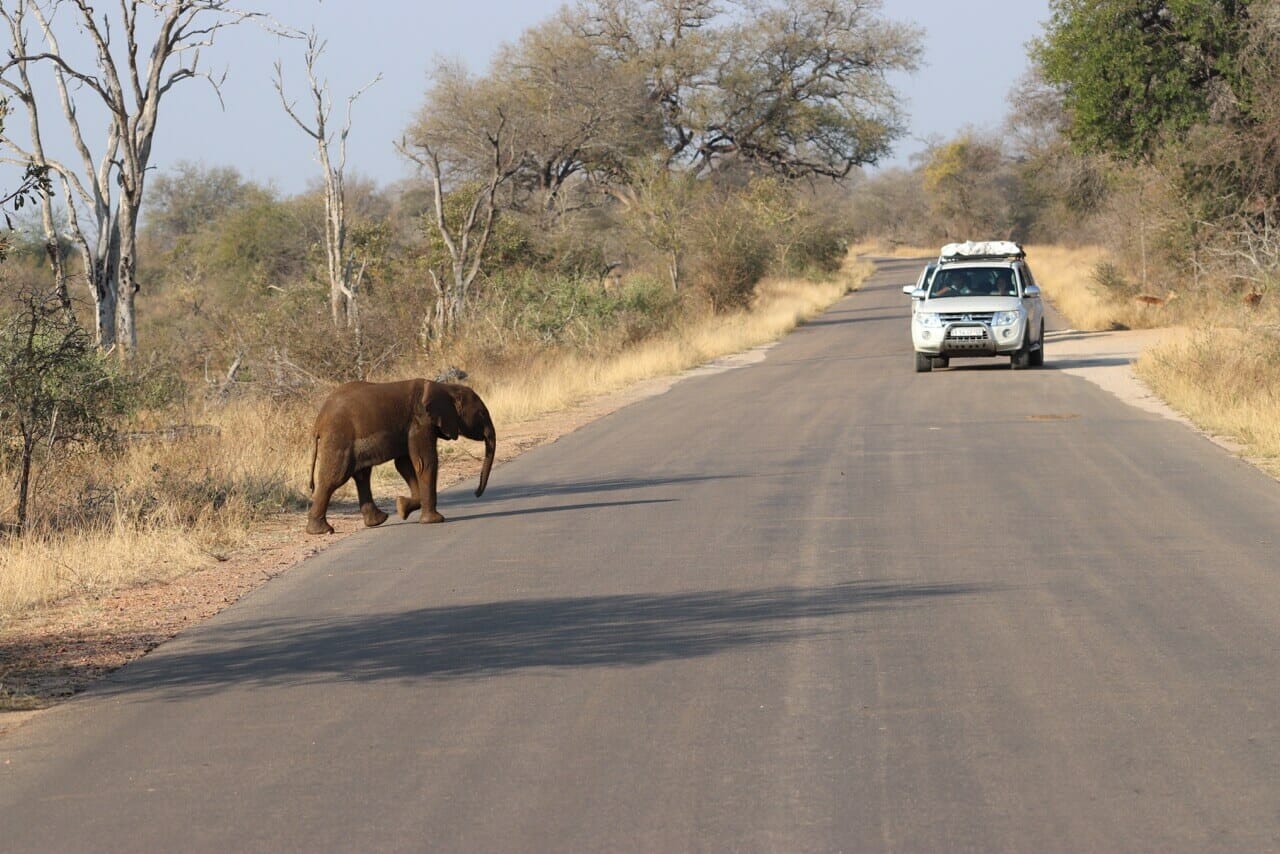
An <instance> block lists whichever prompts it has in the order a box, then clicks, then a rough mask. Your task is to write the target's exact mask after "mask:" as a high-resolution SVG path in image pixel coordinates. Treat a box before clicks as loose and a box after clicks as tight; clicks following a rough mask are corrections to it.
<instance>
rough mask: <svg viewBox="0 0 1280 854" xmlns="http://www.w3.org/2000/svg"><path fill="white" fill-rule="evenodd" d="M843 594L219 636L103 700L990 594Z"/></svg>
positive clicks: (855, 587) (571, 652)
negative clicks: (120, 696)
mask: <svg viewBox="0 0 1280 854" xmlns="http://www.w3.org/2000/svg"><path fill="white" fill-rule="evenodd" d="M992 589H993V588H992V587H990V586H988V585H973V584H939V583H914V584H901V583H885V582H871V581H861V582H846V583H841V584H833V585H829V586H823V587H809V588H802V587H774V588H768V589H762V590H744V591H738V590H724V591H711V592H691V593H674V594H663V595H622V596H584V597H573V598H559V599H523V600H513V601H505V602H489V603H483V604H475V605H459V606H449V607H439V608H419V609H414V610H408V611H404V612H400V613H391V614H371V615H368V616H361V617H358V618H350V619H328V620H315V621H286V620H278V621H271V622H267V623H263V622H255V623H253V624H251V625H239V626H237V625H234V624H233V625H225V624H224V625H221V626H217V627H214V628H211V629H210V630H207V631H200V632H196V633H193V634H192V635H189V636H188V637H187V638H185V639H184V640H183V641H181V642H179V643H177V644H174V645H173V646H171V647H169V648H168V649H165V648H162V649H161V650H159V651H157V652H156V653H153V654H152V655H151V656H150V657H148V658H146V659H143V660H142V661H140V662H138V663H136V664H134V665H133V666H131V667H128V668H125V669H124V670H121V671H119V672H118V673H117V674H116V675H115V676H114V677H112V679H111V680H110V683H109V684H108V685H105V686H103V689H104V690H106V691H108V692H111V693H132V692H135V691H147V692H155V691H159V692H161V693H162V694H168V695H170V696H172V697H174V698H180V697H189V696H192V695H193V694H200V693H206V692H215V691H218V690H221V689H224V688H229V687H233V686H236V687H244V686H272V685H300V684H326V683H338V682H344V683H349V682H373V681H380V680H410V681H418V680H424V679H433V680H439V679H458V678H478V677H490V676H495V675H501V674H504V673H512V672H517V671H523V670H527V669H530V668H580V667H633V666H640V665H646V664H652V663H655V662H661V661H669V660H682V659H691V658H697V657H701V656H708V655H714V654H716V653H719V652H722V651H726V650H730V649H734V648H742V647H750V646H759V645H764V644H777V643H783V642H788V641H794V640H797V639H802V638H810V637H817V636H822V635H828V634H832V633H838V632H848V631H852V630H853V629H852V627H851V626H850V625H849V623H848V621H847V620H843V619H841V618H847V617H850V616H852V615H856V614H860V613H865V612H869V611H872V610H878V609H884V608H889V607H904V606H907V605H910V604H920V603H924V602H927V601H931V600H939V599H942V598H947V597H957V596H969V595H975V594H980V593H984V592H989V591H991V590H992Z"/></svg>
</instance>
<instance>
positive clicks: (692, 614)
mask: <svg viewBox="0 0 1280 854" xmlns="http://www.w3.org/2000/svg"><path fill="white" fill-rule="evenodd" d="M917 266H918V265H915V264H911V263H905V262H892V263H887V264H885V265H884V266H883V267H882V268H881V271H880V272H879V273H878V274H877V275H876V276H875V277H874V278H873V279H872V280H871V281H870V283H869V284H868V286H867V287H866V288H865V290H864V291H862V292H861V293H858V294H856V295H853V296H851V297H849V298H848V299H846V300H844V301H842V302H841V303H839V304H838V305H836V306H835V307H834V308H833V309H832V310H831V311H829V312H828V313H827V314H826V315H825V316H823V317H821V318H820V319H818V320H816V321H814V322H812V323H810V324H808V325H807V326H805V327H804V328H802V329H800V330H798V331H797V332H796V333H795V334H793V335H791V336H790V337H788V338H787V339H786V340H785V341H783V342H782V343H781V344H780V345H779V346H777V347H776V348H774V349H773V350H771V351H770V352H769V355H768V357H767V358H766V359H765V360H764V361H763V362H760V363H759V364H756V365H753V366H750V367H746V368H742V369H740V370H736V371H731V372H728V373H722V374H718V375H714V376H704V377H697V378H694V379H690V380H687V381H685V382H682V383H680V384H678V385H677V386H676V387H674V388H673V389H672V390H671V391H670V392H668V393H666V394H664V395H661V396H659V397H655V398H651V399H649V400H646V401H643V402H641V403H638V404H635V405H633V406H630V407H628V408H626V409H624V410H621V411H619V412H617V413H615V414H613V415H611V416H609V417H606V418H604V419H602V420H600V421H598V422H596V423H594V424H592V425H590V426H588V427H586V428H584V429H582V430H580V431H578V432H576V433H574V434H572V435H570V436H568V437H566V438H564V439H562V440H561V441H559V442H556V443H555V444H552V445H549V446H546V447H543V448H540V449H538V450H535V451H533V452H530V453H528V454H527V455H525V456H523V457H521V458H520V459H518V460H516V461H515V462H513V463H511V464H508V465H505V466H503V467H501V468H500V469H498V470H497V471H495V472H494V475H493V480H492V483H491V485H490V492H489V494H488V495H486V496H485V497H484V498H483V499H480V500H475V499H472V498H471V497H470V496H469V494H468V492H467V488H466V487H465V486H464V487H460V488H457V489H454V490H452V491H450V492H448V493H446V494H445V495H444V496H443V499H442V505H441V506H442V509H443V511H444V512H445V513H446V515H451V517H452V520H451V521H450V522H449V523H448V524H446V525H443V526H435V527H430V528H423V527H420V526H417V525H388V526H386V527H384V528H381V529H378V530H373V531H367V532H362V533H359V534H357V535H355V536H353V537H351V538H349V539H347V540H345V541H343V542H341V543H339V544H337V545H336V546H335V547H333V548H332V549H330V550H328V551H326V552H325V553H324V554H323V555H321V556H319V557H317V558H315V559H313V560H310V561H308V562H307V563H306V564H305V565H303V566H301V567H299V568H296V569H295V570H293V571H291V572H290V573H288V574H287V575H286V576H283V577H281V578H279V579H277V580H275V581H273V582H271V583H270V584H268V585H267V586H266V587H265V588H264V589H262V590H260V591H259V592H257V593H255V594H253V595H252V596H250V597H248V598H247V599H246V600H245V601H243V602H242V603H241V604H240V605H238V606H236V607H234V608H232V609H230V610H228V611H227V612H224V613H223V614H222V615H221V616H220V617H218V618H217V619H215V620H213V621H212V622H211V623H209V624H207V625H206V626H203V627H201V628H199V629H196V630H193V631H191V632H189V633H188V634H187V635H185V636H184V637H182V638H180V639H179V640H177V641H175V642H172V643H170V644H167V645H165V646H164V647H162V648H161V649H159V650H157V651H156V652H155V653H153V654H152V655H150V656H148V657H147V658H146V659H144V660H143V661H142V662H140V663H139V664H137V665H135V666H133V667H130V668H127V669H126V670H125V671H123V672H121V673H120V674H118V675H117V676H116V678H114V679H113V680H111V682H110V683H108V684H106V685H104V686H102V687H101V688H100V689H98V690H94V691H92V692H89V693H88V694H87V695H84V696H81V697H80V698H78V699H76V700H75V701H72V702H69V703H67V704H65V705H63V706H61V707H59V708H57V709H55V710H53V711H51V712H48V713H46V714H43V715H41V716H39V717H38V718H37V719H35V720H34V721H32V722H30V723H28V724H27V725H25V726H23V727H22V728H20V729H19V730H17V731H16V732H14V733H12V734H10V735H9V736H7V737H5V738H4V739H0V849H3V850H5V851H39V852H54V851H75V850H79V851H89V850H94V851H220V852H225V851H320V850H363V851H396V850H420V851H421V850H431V851H548V850H561V851H604V850H637V851H661V852H670V851H686V850H703V851H727V850H737V851H787V852H796V851H838V850H843V851H878V850H885V851H943V850H974V851H1056V850H1072V851H1086V850H1097V851H1123V850H1130V851H1197V852H1198V851H1213V850H1224V851H1226V850H1235V851H1263V850H1276V849H1277V848H1280V705H1278V702H1277V701H1278V700H1280V558H1277V554H1280V548H1278V547H1277V543H1276V539H1277V527H1278V526H1280V485H1278V484H1277V483H1276V482H1275V481H1273V480H1271V479H1269V478H1267V477H1265V476H1263V475H1262V474H1259V473H1258V472H1256V471H1254V470H1253V469H1251V468H1249V467H1248V466H1247V465H1245V464H1243V463H1241V462H1238V461H1236V460H1234V459H1232V458H1231V457H1229V456H1228V455H1227V454H1225V453H1224V452H1223V451H1222V450H1220V449H1219V448H1217V447H1215V446H1213V445H1212V444H1210V443H1209V442H1207V441H1205V440H1204V439H1203V438H1201V437H1199V436H1197V435H1195V434H1194V433H1192V432H1191V431H1190V430H1189V429H1187V428H1186V427H1184V426H1181V425H1179V424H1176V423H1173V422H1171V421H1167V420H1163V419H1160V418H1158V417H1156V416H1153V415H1150V414H1147V413H1144V412H1140V411H1139V410H1136V409H1132V408H1128V407H1126V406H1124V405H1122V404H1121V403H1119V402H1118V401H1117V400H1115V399H1114V398H1112V397H1110V396H1109V395H1107V394H1106V393H1104V392H1102V391H1101V390H1099V389H1098V388H1096V387H1095V386H1093V385H1091V384H1089V383H1088V382H1085V381H1084V380H1081V379H1079V378H1076V377H1072V376H1069V375H1067V374H1065V373H1064V372H1063V371H1062V370H1061V368H1062V367H1063V365H1061V364H1059V365H1057V366H1056V368H1055V366H1054V364H1053V352H1052V349H1050V350H1049V361H1050V365H1049V367H1048V368H1046V369H1045V370H1039V371H1026V372H1012V371H1010V370H1008V367H1007V365H1008V362H1007V360H1001V361H1000V362H998V363H997V362H995V361H990V362H987V361H969V362H957V365H959V366H960V367H958V368H954V369H952V370H949V371H940V372H935V373H933V374H922V375H916V374H914V373H913V372H912V358H911V353H910V350H909V345H908V340H907V333H906V325H905V318H906V315H907V310H908V309H907V304H906V300H905V298H904V297H903V296H902V294H901V293H900V291H899V289H898V286H899V285H900V284H902V283H905V282H908V281H911V280H912V279H913V278H914V275H915V271H916V269H917Z"/></svg>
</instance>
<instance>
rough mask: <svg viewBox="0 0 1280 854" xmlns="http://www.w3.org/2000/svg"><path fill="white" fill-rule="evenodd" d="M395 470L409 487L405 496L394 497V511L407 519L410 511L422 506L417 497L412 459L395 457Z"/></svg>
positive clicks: (416, 478)
mask: <svg viewBox="0 0 1280 854" xmlns="http://www.w3.org/2000/svg"><path fill="white" fill-rule="evenodd" d="M396 471H398V472H400V476H401V477H402V478H404V482H405V484H406V485H408V487H409V495H408V496H407V497H406V496H404V495H401V496H399V497H397V498H396V512H397V513H399V514H400V518H401V519H408V518H409V514H410V513H412V512H413V511H415V510H420V509H421V508H422V499H421V498H420V497H418V475H417V473H416V472H414V470H413V460H411V459H409V458H408V457H397V458H396Z"/></svg>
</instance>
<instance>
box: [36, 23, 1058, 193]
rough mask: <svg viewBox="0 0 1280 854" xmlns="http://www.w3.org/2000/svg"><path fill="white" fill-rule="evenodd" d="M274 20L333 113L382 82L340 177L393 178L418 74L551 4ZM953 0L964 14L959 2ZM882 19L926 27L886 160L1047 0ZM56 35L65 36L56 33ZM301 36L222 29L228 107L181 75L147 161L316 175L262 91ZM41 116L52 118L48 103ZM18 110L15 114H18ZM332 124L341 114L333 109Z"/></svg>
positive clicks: (992, 101) (308, 150) (900, 158)
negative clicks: (317, 46)
mask: <svg viewBox="0 0 1280 854" xmlns="http://www.w3.org/2000/svg"><path fill="white" fill-rule="evenodd" d="M240 5H242V6H244V7H246V8H255V9H263V10H265V11H267V12H269V13H270V14H271V15H273V16H274V17H275V18H276V19H277V20H279V21H281V22H282V23H285V24H288V25H290V26H293V27H298V28H301V29H307V28H310V27H312V26H314V27H315V28H316V29H317V30H318V32H319V33H320V36H321V38H323V39H325V40H326V41H327V43H328V47H327V50H326V52H325V55H324V56H323V58H322V60H321V64H320V69H319V70H320V73H321V75H322V76H323V77H325V78H327V79H328V80H329V82H330V85H331V89H332V92H333V94H334V97H335V100H336V101H337V102H338V109H339V110H341V109H342V108H343V107H344V106H345V99H346V96H347V95H348V94H350V93H351V92H353V91H355V90H357V89H358V88H360V87H361V86H363V85H364V84H366V83H368V82H369V81H370V80H372V79H373V78H374V77H376V76H377V75H378V74H379V73H381V74H382V80H381V82H379V83H378V84H377V85H376V86H374V87H373V88H372V89H370V90H368V91H367V92H366V93H365V94H364V95H363V96H362V98H361V99H360V100H359V101H358V102H357V104H356V108H355V121H354V125H353V129H352V132H351V137H350V140H349V143H348V149H349V155H348V173H349V174H359V175H362V176H365V177H368V178H372V179H374V180H376V181H377V182H379V183H383V184H385V183H389V182H392V181H395V180H397V179H399V178H402V177H404V176H405V175H407V174H409V167H408V166H407V165H406V164H405V163H404V162H403V160H402V159H401V158H400V156H399V155H398V154H396V152H395V150H394V148H393V142H394V141H395V140H396V139H398V138H399V137H400V135H401V133H402V132H403V130H404V128H405V127H406V125H407V124H408V123H409V121H410V120H411V119H412V116H413V114H414V113H415V111H416V110H417V109H418V107H419V106H420V105H421V103H422V100H423V95H424V92H425V90H426V86H427V74H428V71H429V70H430V69H431V68H432V67H433V66H434V64H435V63H436V61H437V60H438V59H439V58H441V57H449V58H461V59H462V60H463V61H464V62H466V63H467V65H469V66H470V67H471V68H473V69H475V70H483V69H484V68H485V67H486V66H487V65H488V63H489V59H490V57H491V56H492V54H493V52H494V50H495V49H496V48H497V47H498V46H499V45H500V44H502V43H504V42H509V41H512V40H514V39H515V38H517V37H518V36H519V35H520V33H521V32H522V31H523V30H524V29H526V28H527V27H529V26H530V25H532V24H534V23H537V22H538V21H540V20H543V19H545V18H546V17H547V16H549V15H550V14H552V13H553V12H554V11H555V10H556V9H557V8H558V7H559V6H560V5H561V2H560V0H471V1H470V2H449V3H440V2H435V0H427V2H424V0H363V2H357V1H356V0H322V2H321V0H261V2H249V0H245V2H242V3H241V4H240ZM961 8H962V9H963V12H961V11H959V10H960V9H961ZM882 14H883V15H884V16H885V17H887V18H890V19H892V20H898V21H909V22H913V23H915V24H917V25H919V26H921V27H923V28H924V29H925V43H924V65H923V67H922V68H921V69H920V70H919V71H918V72H916V73H915V74H913V75H909V76H902V77H897V78H895V83H896V84H897V85H898V87H899V89H900V91H901V93H902V94H903V96H904V99H905V102H906V106H907V108H908V110H909V114H910V127H911V129H910V134H909V136H908V137H906V138H904V139H902V140H901V141H900V142H899V143H898V144H897V146H896V150H895V155H894V157H893V158H892V159H891V160H890V161H889V163H890V165H893V164H906V163H907V162H908V158H909V156H910V155H911V154H912V153H915V152H918V151H919V150H921V148H922V147H923V142H922V141H923V140H924V139H925V138H927V137H929V136H931V135H936V136H940V137H948V136H951V135H953V134H954V133H955V132H956V131H957V130H958V129H960V128H962V127H964V126H965V125H974V126H977V127H995V126H998V125H999V123H1000V122H1001V121H1002V119H1003V117H1004V115H1005V113H1006V110H1007V96H1008V93H1009V90H1010V88H1011V87H1012V86H1013V84H1014V83H1015V81H1016V80H1017V79H1018V78H1019V77H1020V76H1021V75H1022V74H1023V72H1024V71H1025V70H1026V67H1027V60H1026V49H1025V45H1026V43H1027V42H1028V40H1030V39H1032V38H1033V37H1035V36H1036V35H1038V34H1039V33H1040V31H1041V27H1042V24H1043V22H1044V20H1046V19H1047V17H1048V14H1049V12H1048V0H1017V2H1012V0H1003V2H1000V0H967V2H966V3H964V4H963V6H961V5H960V4H957V3H955V2H951V0H885V2H884V5H883V9H882ZM64 40H65V38H64ZM302 54H303V45H302V43H300V42H290V41H286V40H283V39H280V38H278V37H276V36H273V35H270V34H268V33H266V32H263V31H262V30H260V29H258V28H255V27H251V26H242V27H238V28H234V29H231V30H227V31H224V32H223V33H221V34H220V36H219V38H218V42H217V44H216V45H215V46H214V48H213V49H211V50H208V51H206V53H205V58H206V62H207V64H208V65H209V66H210V67H211V68H213V69H216V70H221V69H224V68H225V69H226V70H227V71H228V77H227V80H226V82H225V84H224V86H223V92H222V94H223V99H224V101H225V103H226V109H225V111H224V110H223V109H222V108H220V107H219V104H218V100H217V98H216V97H215V96H214V94H213V92H212V91H211V90H210V89H209V87H208V86H207V85H205V84H203V83H202V82H200V81H187V82H185V83H183V84H181V86H180V87H179V88H177V89H175V90H173V91H172V92H171V93H170V95H169V96H167V100H166V102H165V104H164V105H163V106H162V110H161V118H160V125H161V127H160V131H159V134H158V139H157V142H156V146H155V149H154V152H153V163H154V165H155V166H156V167H157V168H159V169H161V170H164V169H167V168H169V167H171V166H172V165H173V164H174V163H175V162H177V161H179V160H184V159H185V160H194V161H198V162H203V163H205V164H207V165H230V166H234V167H236V168H237V169H239V170H240V172H241V173H242V174H243V175H244V176H245V177H247V178H251V179H253V180H255V181H259V182H263V183H272V184H274V185H275V186H276V187H277V188H278V189H280V190H281V191H282V192H284V193H288V194H292V193H296V192H299V191H301V190H303V189H305V188H306V186H307V185H308V183H309V182H311V181H314V180H316V178H318V175H319V167H318V166H317V165H316V164H315V162H314V160H313V148H312V145H313V144H312V142H311V141H310V140H309V139H308V138H307V137H305V136H304V135H303V134H302V132H301V131H300V130H298V128H297V127H296V126H294V125H293V124H292V123H291V122H290V121H289V119H288V118H287V117H286V116H285V114H284V112H283V110H282V109H281V106H280V101H279V97H278V96H277V94H276V92H275V90H274V88H273V86H272V65H273V63H274V62H275V61H276V60H277V59H279V60H282V61H283V62H284V66H285V75H286V84H287V85H288V84H292V87H291V89H292V94H293V95H294V96H295V97H296V98H298V99H301V98H303V97H305V95H306V87H305V77H304V72H303V66H302ZM46 116H47V120H50V121H51V120H53V119H54V118H56V114H55V111H54V110H52V109H47V110H46ZM15 118H16V117H15ZM338 120H339V121H340V117H338Z"/></svg>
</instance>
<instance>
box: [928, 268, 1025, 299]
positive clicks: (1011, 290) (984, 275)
mask: <svg viewBox="0 0 1280 854" xmlns="http://www.w3.org/2000/svg"><path fill="white" fill-rule="evenodd" d="M1017 295H1018V289H1017V288H1016V287H1015V286H1014V283H1013V270H1011V269H1009V268H1008V267H965V268H960V269H955V268H953V269H947V268H945V267H943V268H940V269H939V270H938V271H937V272H936V273H935V274H934V276H933V283H932V285H931V286H930V288H929V298H930V299H935V298H937V297H1011V296H1017Z"/></svg>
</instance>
